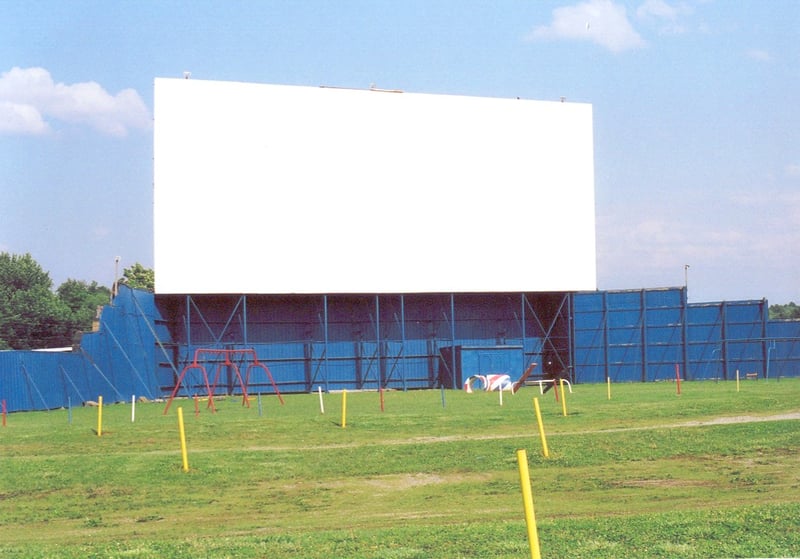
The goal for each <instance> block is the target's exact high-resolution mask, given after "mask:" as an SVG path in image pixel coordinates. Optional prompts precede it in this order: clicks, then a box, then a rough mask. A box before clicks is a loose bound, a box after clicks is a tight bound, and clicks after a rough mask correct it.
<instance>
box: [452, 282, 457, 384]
mask: <svg viewBox="0 0 800 559" xmlns="http://www.w3.org/2000/svg"><path fill="white" fill-rule="evenodd" d="M450 339H451V340H452V348H453V351H452V352H451V355H450V361H451V365H452V367H453V369H452V372H453V386H452V388H453V389H454V390H455V389H456V388H458V379H456V300H455V295H454V294H452V293H451V294H450Z"/></svg>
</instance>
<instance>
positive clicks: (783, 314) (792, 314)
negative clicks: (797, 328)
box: [769, 302, 800, 319]
mask: <svg viewBox="0 0 800 559" xmlns="http://www.w3.org/2000/svg"><path fill="white" fill-rule="evenodd" d="M769 317H770V318H772V319H800V306H798V305H795V304H794V302H792V303H789V304H788V305H770V306H769Z"/></svg>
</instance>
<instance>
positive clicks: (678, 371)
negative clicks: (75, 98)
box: [675, 363, 681, 396]
mask: <svg viewBox="0 0 800 559" xmlns="http://www.w3.org/2000/svg"><path fill="white" fill-rule="evenodd" d="M675 387H676V390H677V391H678V396H680V395H681V366H680V365H678V364H677V363H675Z"/></svg>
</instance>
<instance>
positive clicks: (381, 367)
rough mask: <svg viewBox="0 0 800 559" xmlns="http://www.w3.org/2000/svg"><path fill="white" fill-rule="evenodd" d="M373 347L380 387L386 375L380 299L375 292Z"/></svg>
mask: <svg viewBox="0 0 800 559" xmlns="http://www.w3.org/2000/svg"><path fill="white" fill-rule="evenodd" d="M375 348H376V352H377V357H378V375H377V376H378V387H381V386H383V382H384V379H385V377H386V363H385V359H384V358H383V344H381V300H380V297H379V296H378V295H377V294H376V295H375Z"/></svg>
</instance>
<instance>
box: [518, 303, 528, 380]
mask: <svg viewBox="0 0 800 559" xmlns="http://www.w3.org/2000/svg"><path fill="white" fill-rule="evenodd" d="M519 297H520V302H519V304H520V307H522V308H521V309H520V311H519V321H520V328H521V329H522V332H521V333H520V340H522V364H523V366H524V365H525V364H526V361H525V349H526V348H525V334H526V332H525V331H526V330H527V327H526V325H525V294H524V293H520V294H519Z"/></svg>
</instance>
